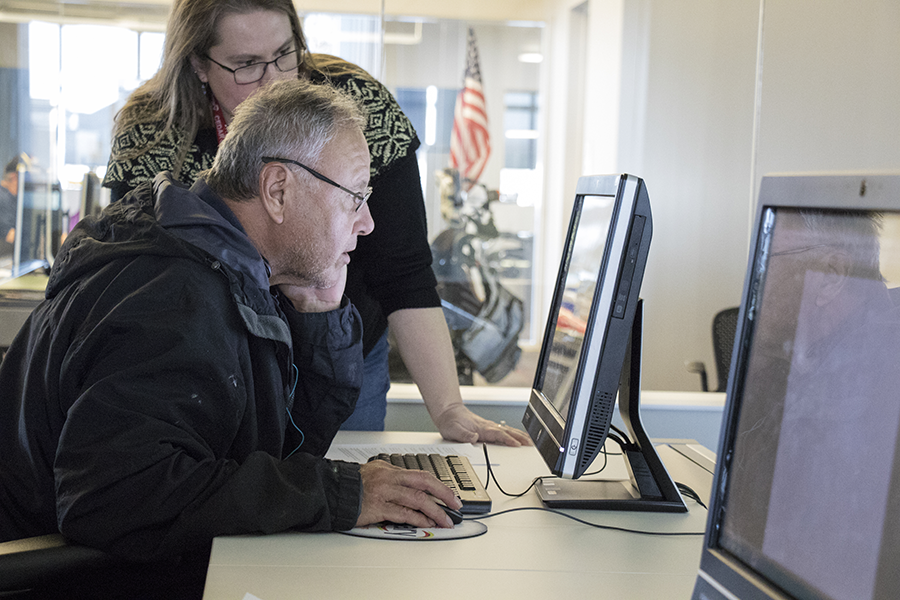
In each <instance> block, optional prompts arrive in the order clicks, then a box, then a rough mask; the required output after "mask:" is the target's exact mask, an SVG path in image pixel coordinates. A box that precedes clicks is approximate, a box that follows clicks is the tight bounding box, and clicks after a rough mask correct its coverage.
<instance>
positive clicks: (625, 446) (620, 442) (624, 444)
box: [606, 432, 631, 450]
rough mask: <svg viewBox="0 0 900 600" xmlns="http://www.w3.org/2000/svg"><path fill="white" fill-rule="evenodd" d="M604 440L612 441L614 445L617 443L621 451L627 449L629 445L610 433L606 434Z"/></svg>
mask: <svg viewBox="0 0 900 600" xmlns="http://www.w3.org/2000/svg"><path fill="white" fill-rule="evenodd" d="M606 439H608V440H612V441H614V442H615V443H617V444H618V445H619V448H621V449H622V450H625V449H626V448H628V447H629V446H630V445H631V444H629V443H628V442H626V441H625V440H623V439H622V438H620V437H619V436H618V435H616V434H615V433H612V432H609V433H607V434H606Z"/></svg>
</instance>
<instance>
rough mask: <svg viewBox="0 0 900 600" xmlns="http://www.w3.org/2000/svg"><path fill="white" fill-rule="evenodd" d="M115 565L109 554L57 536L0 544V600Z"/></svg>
mask: <svg viewBox="0 0 900 600" xmlns="http://www.w3.org/2000/svg"><path fill="white" fill-rule="evenodd" d="M117 564H119V561H118V560H117V559H115V558H113V557H112V556H110V555H109V554H106V553H105V552H102V551H100V550H96V549H94V548H88V547H86V546H80V545H78V544H72V543H70V542H68V541H67V540H66V539H65V538H64V537H63V536H61V535H59V534H55V535H42V536H38V537H31V538H25V539H21V540H13V541H11V542H3V543H0V598H14V597H16V595H15V594H16V593H17V592H18V593H22V594H26V593H27V592H28V590H38V589H41V588H43V589H48V590H50V589H53V588H54V587H55V586H57V585H58V584H59V582H65V581H66V579H67V578H75V577H78V578H84V577H88V576H90V575H91V574H93V573H100V572H102V571H104V570H105V569H107V568H109V567H111V566H114V565H117ZM39 596H40V594H38V596H34V597H39ZM24 597H31V596H24Z"/></svg>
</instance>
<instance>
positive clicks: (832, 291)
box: [816, 250, 851, 306]
mask: <svg viewBox="0 0 900 600" xmlns="http://www.w3.org/2000/svg"><path fill="white" fill-rule="evenodd" d="M850 260H851V259H850V256H848V255H847V253H846V252H843V251H841V250H833V251H830V252H828V254H827V255H826V257H825V260H824V261H823V263H822V270H823V274H822V285H821V286H820V287H819V293H818V294H816V306H825V305H826V304H830V303H831V302H832V301H833V300H834V299H835V298H837V296H838V294H840V293H841V290H843V289H844V286H845V285H846V284H847V279H848V278H849V277H850V267H851V264H850Z"/></svg>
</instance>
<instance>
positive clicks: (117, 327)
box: [0, 173, 362, 561]
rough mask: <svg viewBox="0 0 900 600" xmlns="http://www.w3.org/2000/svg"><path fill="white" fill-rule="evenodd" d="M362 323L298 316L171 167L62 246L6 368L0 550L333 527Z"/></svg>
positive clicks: (347, 500)
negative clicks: (340, 443)
mask: <svg viewBox="0 0 900 600" xmlns="http://www.w3.org/2000/svg"><path fill="white" fill-rule="evenodd" d="M361 334H362V332H361V322H360V319H359V315H358V314H357V312H356V311H355V309H354V308H353V307H352V306H351V305H350V304H349V302H348V301H347V300H346V298H345V299H344V305H343V307H342V308H340V309H338V310H335V311H331V312H328V313H319V314H301V313H298V312H297V311H295V310H294V309H293V307H292V305H291V304H290V302H289V301H287V300H286V299H284V298H282V297H279V295H278V294H277V293H274V292H270V290H269V287H268V281H267V266H266V264H265V261H264V259H263V258H262V257H261V256H260V255H259V253H258V252H257V251H256V249H255V248H254V246H253V245H252V244H251V243H250V241H249V238H247V236H246V235H245V234H244V232H243V229H242V228H241V226H240V223H239V222H238V221H237V219H236V218H235V217H234V215H233V213H231V211H230V210H229V209H228V208H227V205H226V204H225V203H224V202H223V201H222V200H221V199H219V198H218V197H217V196H216V194H215V193H214V192H212V190H210V188H209V187H208V186H207V185H206V184H205V182H204V181H203V180H202V179H201V180H199V181H198V182H197V183H196V184H195V185H194V186H193V187H192V188H191V190H190V191H189V190H187V189H185V188H184V187H182V186H181V185H180V184H177V183H175V182H174V181H173V180H172V179H171V178H170V177H169V176H168V174H166V173H163V174H161V175H159V176H157V177H156V179H155V180H154V181H153V184H152V189H151V185H150V183H146V184H143V185H141V186H140V187H139V188H138V189H136V190H135V192H133V193H132V194H130V195H129V196H127V197H126V198H125V199H124V200H123V201H121V202H117V203H115V204H113V205H111V206H110V207H108V208H107V209H106V211H105V212H104V213H103V214H102V215H101V217H100V218H99V219H97V220H86V221H84V222H82V223H79V225H78V227H76V228H75V230H74V231H73V232H72V233H71V235H70V236H69V238H68V239H67V240H66V243H65V244H64V246H63V248H62V249H61V250H60V252H59V255H58V257H57V261H56V263H55V264H54V266H53V269H52V272H51V275H50V280H49V284H48V287H47V299H46V300H45V301H44V302H43V303H42V304H41V305H40V306H39V307H38V308H37V309H35V311H34V313H33V314H32V315H31V317H30V318H29V320H28V321H27V323H26V324H25V325H24V327H23V328H22V330H21V332H20V333H19V335H18V336H17V337H16V339H15V341H14V342H13V344H12V346H11V347H10V349H9V353H8V355H7V357H6V359H5V360H4V361H3V364H2V368H0V541H5V540H9V539H15V538H20V537H25V536H32V535H40V534H45V533H51V532H56V531H60V532H62V533H63V534H64V535H65V536H67V537H69V538H70V539H73V540H76V541H78V542H81V543H84V544H87V545H90V546H93V547H97V548H101V549H104V550H107V551H109V552H112V553H113V554H116V555H119V556H121V557H124V558H126V559H129V560H140V561H149V560H156V559H159V558H162V557H166V558H170V557H171V556H173V555H177V554H178V553H179V552H181V551H185V550H190V549H192V548H198V547H201V548H202V547H203V546H207V547H208V545H209V542H210V541H211V539H212V538H213V537H214V536H217V535H222V534H239V533H247V532H274V531H280V530H285V529H291V528H296V529H303V530H341V529H349V528H350V527H352V526H353V525H354V524H355V522H356V519H357V517H358V514H359V507H360V498H361V483H360V478H359V467H358V465H355V464H350V463H341V462H334V461H328V460H325V459H323V458H321V456H322V455H323V454H324V452H325V451H326V450H327V448H328V445H329V444H330V442H331V439H332V437H333V436H334V433H335V432H336V431H337V429H338V427H339V426H340V424H341V423H342V422H343V421H344V419H346V417H347V416H348V415H349V414H350V413H351V412H352V410H353V407H354V405H355V402H356V397H357V395H358V391H359V386H360V383H361V373H362V344H361Z"/></svg>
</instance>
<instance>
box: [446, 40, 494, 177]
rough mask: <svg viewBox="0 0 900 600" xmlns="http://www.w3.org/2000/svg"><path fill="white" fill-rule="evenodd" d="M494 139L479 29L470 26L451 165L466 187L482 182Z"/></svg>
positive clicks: (451, 140) (451, 139)
mask: <svg viewBox="0 0 900 600" xmlns="http://www.w3.org/2000/svg"><path fill="white" fill-rule="evenodd" d="M490 154H491V140H490V134H489V133H488V124H487V108H486V107H485V103H484V92H483V90H482V88H481V67H480V65H479V64H478V48H476V46H475V32H474V31H472V28H471V27H470V28H469V34H468V36H467V37H466V74H465V83H464V85H463V89H462V90H461V91H460V92H459V96H457V97H456V107H455V108H454V109H453V133H452V134H451V137H450V166H451V167H453V168H454V169H458V170H459V172H460V175H462V177H463V178H465V179H468V180H469V182H468V184H464V187H465V188H466V189H469V188H471V187H472V185H473V184H474V183H475V182H476V181H478V178H479V177H481V172H482V171H483V170H484V165H485V163H486V162H487V159H488V156H490Z"/></svg>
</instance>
